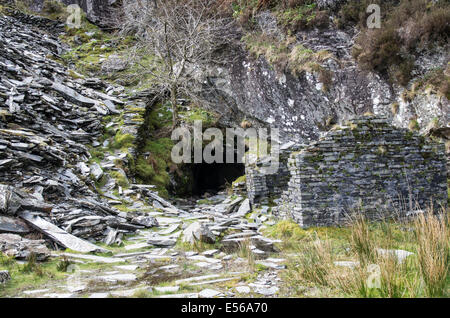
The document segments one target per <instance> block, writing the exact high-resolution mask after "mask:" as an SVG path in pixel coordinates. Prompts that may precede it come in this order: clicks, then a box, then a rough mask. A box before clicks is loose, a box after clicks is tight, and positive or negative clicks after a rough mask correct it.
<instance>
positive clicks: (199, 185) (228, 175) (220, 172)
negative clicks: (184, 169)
mask: <svg viewBox="0 0 450 318" xmlns="http://www.w3.org/2000/svg"><path fill="white" fill-rule="evenodd" d="M192 172H193V177H194V178H193V181H194V184H193V187H192V193H193V194H194V195H203V194H204V193H206V192H208V193H210V194H212V193H217V192H219V191H221V190H224V189H225V188H226V185H227V184H231V183H232V182H233V181H234V180H236V179H237V178H239V177H240V176H242V175H244V174H245V165H244V164H242V163H211V164H207V163H199V164H193V165H192Z"/></svg>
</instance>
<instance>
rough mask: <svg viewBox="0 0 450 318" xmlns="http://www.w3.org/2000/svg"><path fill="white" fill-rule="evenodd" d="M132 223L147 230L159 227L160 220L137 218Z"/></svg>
mask: <svg viewBox="0 0 450 318" xmlns="http://www.w3.org/2000/svg"><path fill="white" fill-rule="evenodd" d="M131 223H133V224H137V225H143V226H145V227H146V228H150V227H154V226H158V225H159V224H158V220H157V219H156V218H154V217H152V216H136V217H134V218H133V219H132V220H131Z"/></svg>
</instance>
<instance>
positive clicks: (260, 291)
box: [0, 0, 450, 298]
mask: <svg viewBox="0 0 450 318" xmlns="http://www.w3.org/2000/svg"><path fill="white" fill-rule="evenodd" d="M62 3H63V4H62ZM370 3H376V4H379V5H380V7H381V28H380V29H368V28H367V26H366V20H367V17H368V15H369V14H367V13H366V8H367V6H368V4H369V1H365V0H364V1H346V0H318V1H312V0H289V1H288V0H286V1H270V0H236V1H231V0H225V1H223V2H222V5H221V6H218V7H217V8H215V10H217V12H214V13H218V14H220V15H221V16H223V17H225V18H226V19H229V20H231V21H232V30H231V31H232V34H233V37H232V38H230V41H228V43H227V45H225V46H223V47H222V48H221V52H219V53H220V54H223V56H227V58H230V60H229V61H228V60H227V63H223V61H222V63H212V62H211V63H209V64H208V65H207V68H206V69H203V70H202V71H201V72H196V73H195V77H193V78H192V79H190V80H192V82H193V83H194V82H195V83H196V84H199V85H197V86H196V87H198V86H200V87H202V91H201V93H200V95H201V97H202V98H200V99H199V100H193V99H191V98H190V97H189V96H184V95H180V96H178V98H177V99H176V100H175V102H173V100H170V98H169V96H168V95H169V93H168V92H167V91H161V92H158V90H160V87H159V86H157V85H155V82H154V79H155V77H154V75H152V74H151V71H153V69H151V66H152V65H154V61H155V60H156V61H158V60H157V57H156V56H155V55H152V54H141V53H142V50H141V49H142V46H139V44H140V43H139V39H138V38H137V37H136V36H135V34H133V33H131V34H124V33H123V32H122V33H120V32H115V31H117V28H118V25H117V21H116V24H114V20H115V19H116V18H117V17H118V16H116V14H117V10H116V9H117V8H118V7H119V6H120V4H121V1H119V0H117V1H111V0H63V1H56V0H22V1H20V0H18V1H12V0H11V1H4V2H2V5H0V73H1V77H0V119H1V121H0V252H1V253H0V296H8V297H10V296H18V297H40V296H44V297H51V298H56V297H93V298H97V297H108V296H111V295H112V296H116V297H130V296H137V297H234V296H245V295H247V296H254V297H261V296H265V297H276V296H308V297H310V296H327V297H330V296H338V297H348V296H351V297H368V296H373V295H375V296H380V297H398V296H405V295H407V296H409V297H424V296H430V297H433V296H436V295H437V296H442V295H445V284H444V285H443V286H444V287H442V286H440V287H438V288H434V289H433V288H431V287H433V286H431V287H429V286H428V285H430V283H429V280H426V278H427V277H426V275H427V270H428V268H425V269H424V268H423V266H424V265H423V263H426V264H428V263H427V262H424V260H426V259H430V258H431V259H433V257H435V258H436V255H439V257H438V258H439V259H441V258H442V257H441V256H442V255H446V254H445V253H447V254H448V246H447V245H448V244H447V242H448V228H447V227H446V226H447V225H442V224H441V223H439V220H438V219H437V218H435V217H431V221H430V222H424V221H423V222H422V223H421V221H420V220H419V221H416V222H412V223H405V224H390V223H380V224H378V225H377V224H375V225H373V224H370V225H368V224H366V223H364V220H362V221H361V222H359V221H358V222H356V224H355V225H353V227H342V228H337V227H332V228H314V227H313V228H310V229H301V228H300V227H299V226H298V225H297V224H294V223H293V222H290V221H286V220H284V221H281V222H279V220H277V219H275V218H274V215H273V212H274V211H276V209H277V208H278V207H279V203H280V199H279V198H277V199H275V198H273V197H265V198H264V199H265V200H264V202H262V203H261V204H260V205H259V206H252V204H251V200H249V199H251V198H246V196H247V193H246V189H245V183H246V176H244V175H243V174H244V166H243V165H242V164H232V165H223V164H222V165H220V164H219V165H208V164H174V163H173V162H172V161H171V157H170V152H171V149H172V147H173V145H174V142H173V141H172V140H171V138H170V136H171V130H172V118H173V117H172V116H173V110H174V108H173V106H174V105H173V104H175V106H176V107H177V110H178V116H179V124H180V125H184V126H187V127H192V124H193V122H194V121H195V120H202V122H203V128H204V129H206V128H209V127H219V128H221V129H224V128H225V127H230V126H231V127H238V126H241V127H251V126H254V127H278V128H280V130H281V139H282V140H281V141H280V142H282V143H286V144H288V145H295V146H296V147H297V146H298V147H301V146H300V145H298V144H301V143H310V142H312V141H316V140H318V139H319V137H320V136H321V135H322V134H325V132H327V131H329V130H330V128H332V127H333V126H334V128H333V130H334V132H333V131H332V132H331V133H330V134H329V135H328V138H330V136H336V135H339V134H341V135H339V136H340V137H342V139H343V140H344V139H348V136H347V135H346V134H347V133H350V134H353V135H354V136H356V137H358V136H359V137H361V135H365V134H366V133H367V134H370V131H371V129H372V128H373V127H372V126H373V125H368V126H367V127H366V126H364V125H363V126H361V127H356V124H355V123H354V122H349V121H347V120H348V119H349V118H351V117H354V116H355V115H361V114H366V115H367V116H366V117H368V118H369V119H367V118H366V119H364V120H368V121H369V122H370V120H371V119H370V118H371V116H372V115H371V114H376V115H381V116H382V117H383V119H382V123H384V122H385V121H386V123H387V122H391V120H392V122H393V123H394V124H395V125H396V126H398V127H401V128H403V129H402V130H401V132H402V134H404V135H405V136H406V137H405V138H403V137H402V139H401V140H400V143H398V140H397V139H392V136H391V139H389V136H387V137H386V138H385V136H382V134H384V133H386V134H388V133H389V134H390V135H392V134H394V135H395V131H396V130H395V129H391V128H390V127H389V128H386V127H384V126H383V127H381V129H380V130H379V131H378V132H377V133H380V134H381V136H380V138H379V140H381V142H380V143H379V144H376V146H373V144H371V145H369V146H370V147H369V146H367V145H366V146H367V147H366V148H364V147H363V148H361V149H360V150H359V152H360V153H358V155H363V158H362V159H361V162H360V161H355V160H354V159H353V158H352V153H351V151H350V150H352V147H353V143H358V142H360V143H362V144H363V146H364V145H365V144H364V143H370V140H371V139H367V138H362V139H358V141H354V139H352V141H351V144H350V145H347V146H348V148H349V149H350V150H348V149H346V148H345V149H344V148H342V149H338V148H339V145H338V144H336V145H335V144H331V146H330V143H329V142H328V143H327V140H325V141H323V140H322V141H321V142H313V143H312V144H310V147H309V148H307V150H308V151H311V152H312V153H314V152H315V151H316V150H317V149H316V148H317V147H315V145H317V144H319V145H321V146H322V148H326V149H327V151H329V153H327V156H313V155H311V157H313V158H312V161H311V162H310V163H311V167H309V168H310V169H309V170H308V173H314V171H315V170H317V169H316V165H319V164H320V163H317V162H318V161H321V160H328V161H339V160H341V155H342V157H343V158H344V156H345V155H348V156H345V160H344V159H342V160H341V163H343V165H346V166H349V165H353V164H354V165H355V166H354V169H353V168H352V170H349V171H346V174H345V177H348V176H347V174H348V175H349V176H350V175H351V174H352V173H353V177H352V178H353V179H349V180H350V181H348V183H343V186H342V187H346V188H347V189H346V190H348V191H354V192H355V193H358V194H361V192H360V190H359V189H358V188H357V187H358V183H366V184H367V185H371V184H372V181H374V179H376V178H374V179H373V180H369V179H370V178H371V177H373V171H372V170H373V169H371V166H370V165H371V164H373V165H380V164H383V162H378V161H383V160H384V159H386V158H387V155H386V154H388V156H392V157H393V158H395V159H396V160H397V159H399V157H400V159H399V160H400V161H402V162H403V161H406V162H407V163H408V165H410V168H411V170H412V171H415V172H416V171H417V170H418V169H420V168H417V167H416V166H414V164H415V163H417V160H416V158H417V156H419V155H417V154H414V151H412V150H414V149H413V148H414V147H409V146H410V143H411V142H412V141H411V140H412V139H413V140H414V142H416V143H417V144H418V145H416V146H417V147H419V146H420V149H421V150H420V151H422V146H423V143H422V140H424V139H425V138H424V137H423V136H419V135H418V134H422V135H429V136H431V138H433V139H435V140H434V141H435V142H441V141H445V142H446V146H447V147H446V148H447V153H449V152H450V149H449V141H448V139H449V129H450V128H449V126H448V124H449V123H448V119H449V102H448V99H449V56H448V52H449V47H448V34H450V32H449V22H448V21H450V19H449V18H450V6H449V5H448V2H447V1H425V0H401V1H378V0H373V1H370ZM67 4H79V5H80V6H81V7H82V8H83V10H84V13H83V15H82V19H81V25H80V27H79V28H70V27H69V26H68V25H66V24H65V21H66V19H67V17H68V12H67V11H66V7H65V5H67ZM220 54H219V55H220ZM193 67H194V68H195V65H194V66H193ZM367 113H370V114H367ZM376 118H377V117H375V119H374V120H375V121H377V120H378V119H376ZM339 123H344V124H343V125H341V126H342V127H344V130H343V131H341V132H339V131H336V130H339V129H340V128H339V127H340V126H339V125H338V124H339ZM345 124H348V127H347V126H345ZM356 128H358V129H356ZM406 129H409V130H412V131H414V133H412V132H407V131H406ZM360 130H361V131H360ZM360 133H361V134H360ZM402 136H403V135H402ZM340 137H339V138H340ZM385 140H388V141H390V142H391V143H392V144H389V145H387V144H386V142H385ZM328 141H329V140H328ZM400 145H401V146H400ZM391 146H392V147H391ZM441 146H442V145H440V146H439V147H440V148H439V160H435V159H434V158H435V157H434V155H433V154H432V153H431V150H430V149H431V148H430V149H429V147H428V148H427V147H425V148H426V149H425V150H426V151H425V150H424V151H423V152H421V153H423V154H424V155H423V156H422V157H421V158H419V159H420V160H422V161H423V162H427V163H428V162H429V161H433V160H435V161H436V162H437V161H439V162H438V163H439V169H435V170H432V171H431V169H430V171H431V172H429V173H428V175H427V176H426V177H431V178H433V177H434V178H437V179H438V181H439V185H438V186H439V189H441V190H442V191H440V192H439V195H440V198H441V199H442V200H441V201H445V198H444V197H445V176H444V172H443V170H445V168H444V164H445V162H444V159H443V150H441V149H443V147H441ZM386 147H388V148H389V149H386ZM396 147H403V149H402V148H396ZM295 149H297V148H295ZM298 149H300V148H298ZM338 150H339V151H341V153H339V154H337V153H335V152H336V151H338ZM428 150H430V151H428ZM374 151H375V152H377V155H379V156H380V158H382V160H378V159H377V158H378V157H376V156H374V155H371V154H369V153H368V154H366V152H374ZM433 151H434V150H433ZM345 152H349V153H347V154H346V153H345ZM294 154H296V153H295V152H294ZM364 156H365V157H364ZM324 157H326V159H325V158H324ZM402 157H405V158H402ZM367 158H369V159H370V160H372V161H370V160H369V161H368V160H366V159H367ZM284 159H286V160H287V158H284ZM403 159H406V160H403ZM346 160H347V161H346ZM367 162H370V164H367ZM434 163H435V162H431V164H434ZM360 164H361V167H360ZM302 167H303V166H302ZM333 167H334V166H333ZM333 167H332V168H333ZM336 167H339V165H338V164H336ZM399 167H401V166H399ZM306 168H308V167H306ZM389 168H391V167H389ZM397 168H398V167H394V168H392V169H393V171H392V173H396V172H397V171H396V170H395V169H397ZM357 169H360V170H357ZM380 169H382V171H381V172H383V173H384V176H385V177H386V183H388V184H390V183H389V182H390V181H392V179H393V178H392V177H391V176H390V173H391V171H390V170H389V171H387V172H386V171H384V170H385V169H384V168H383V167H382V168H380ZM329 170H330V171H329V174H328V176H330V175H331V176H332V173H331V172H332V171H333V169H329ZM438 170H439V171H438ZM355 171H356V172H357V171H360V172H361V177H358V175H355V174H354V173H355ZM436 171H438V173H436ZM285 172H286V173H285V174H281V173H280V174H279V175H277V176H276V177H275V178H274V179H281V178H282V179H283V180H284V181H283V182H285V183H286V184H287V183H288V182H289V183H290V184H291V185H293V186H295V184H294V183H292V182H290V180H291V179H290V176H291V175H290V174H289V173H288V172H287V171H285ZM419 172H420V171H419ZM422 172H423V171H422ZM321 173H322V172H321ZM337 173H339V171H338V172H337ZM386 173H387V174H386ZM423 173H424V174H425V173H426V172H423ZM293 174H294V173H293ZM239 176H240V177H239ZM237 177H239V178H237ZM277 177H279V178H277ZM302 177H303V176H302ZM307 177H308V178H309V177H311V176H307ZM316 177H318V178H319V176H316ZM340 177H342V176H340ZM342 178H343V179H344V177H342ZM358 178H362V179H364V180H363V182H358V180H357V179H358ZM235 179H236V180H235ZM233 180H234V182H233ZM294 181H295V180H294ZM422 181H423V182H425V180H422V179H421V178H418V183H417V184H419V185H420V184H421V182H422ZM316 182H317V183H316ZM322 182H323V180H319V179H317V180H314V181H313V183H314V184H313V185H312V187H313V186H314V187H316V186H317V187H318V188H320V190H318V192H320V193H322V194H323V193H328V192H326V191H328V190H330V189H328V188H327V189H328V190H323V189H325V185H324V184H322ZM423 182H422V183H423ZM435 184H437V182H436V183H435ZM409 186H410V185H409V184H408V185H405V188H406V187H409ZM334 188H335V187H334V186H333V189H332V190H333V191H335V190H336V189H334ZM337 188H339V187H337ZM385 188H386V187H385ZM385 188H380V189H378V188H377V189H376V191H379V192H380V193H381V192H383V191H385V190H386V189H385ZM368 189H369V191H368V193H369V194H371V191H372V189H373V188H370V187H368ZM337 190H339V189H337ZM432 190H433V189H431V190H430V189H429V188H427V191H428V192H426V193H431V194H433V191H432ZM330 191H331V190H330ZM374 191H375V190H374ZM418 191H422V190H421V189H420V188H416V189H414V190H413V191H412V192H414V193H417V192H418ZM305 192H306V193H305ZM341 192H342V191H341ZM330 193H332V192H330ZM302 195H304V196H306V197H307V198H303V199H304V200H310V199H311V202H313V203H317V200H316V199H315V198H312V197H311V198H310V197H308V196H309V195H310V193H308V192H307V191H304V192H303V193H302ZM180 196H182V197H180ZM248 196H249V197H250V195H248ZM349 196H351V197H352V198H353V196H354V194H353V193H352V194H349ZM297 197H298V196H297V195H296V193H295V192H294V195H293V199H297ZM326 199H327V200H328V199H330V200H331V199H332V196H331V195H330V196H328V195H326ZM426 199H427V198H424V199H423V201H425V200H426ZM410 203H411V202H410ZM320 208H321V209H322V208H324V209H325V210H326V211H325V213H328V212H327V211H328V210H329V209H328V208H327V207H322V206H321V207H320ZM340 208H341V206H338V207H337V209H340ZM377 208H378V206H377ZM390 212H392V211H390ZM409 212H414V213H415V212H418V211H409ZM277 222H278V223H277ZM433 222H434V223H433ZM326 224H327V225H328V224H329V222H327V223H326ZM426 224H432V225H433V228H432V229H430V228H429V227H426ZM369 228H370V231H369V230H368V229H369ZM427 231H428V232H427ZM433 231H436V232H433ZM361 233H363V234H361ZM436 233H437V234H436ZM365 234H367V237H362V238H361V237H358V235H365ZM427 235H428V236H427ZM433 240H435V241H433ZM358 242H362V243H366V244H369V245H370V246H368V247H367V249H361V248H360V246H358V244H357V243H358ZM429 242H437V243H436V246H432V248H430V246H429V245H426V244H427V243H429ZM446 244H447V245H446ZM349 246H350V247H349ZM446 247H447V248H446ZM405 249H406V250H405ZM50 250H53V251H52V252H51V251H50ZM362 251H363V252H362ZM410 251H411V252H410ZM96 252H97V253H98V252H100V253H102V254H101V255H93V253H96ZM364 253H367V255H366V254H364ZM426 253H428V254H426ZM433 253H434V254H433ZM383 255H393V256H395V257H394V258H395V260H396V261H395V262H386V260H385V259H383V258H382V256H383ZM412 255H414V256H412ZM424 255H425V256H424ZM407 258H408V260H411V261H410V262H411V263H408V264H411V266H405V267H402V266H400V264H401V263H402V262H403V261H405V259H407ZM443 259H445V260H448V259H449V258H446V257H444V258H443ZM16 260H19V261H21V262H22V261H24V260H26V263H24V264H22V263H17V262H16ZM44 260H48V262H46V263H44V264H38V263H37V261H44ZM373 262H375V263H376V264H379V266H381V267H382V268H383V270H385V269H386V268H388V270H392V268H394V272H395V273H396V275H397V274H398V276H395V277H394V281H395V282H394V283H395V284H397V283H398V284H399V285H398V286H397V285H396V288H394V289H392V288H384V289H381V290H380V291H376V292H375V294H372V292H371V291H370V292H367V290H364V291H361V289H359V288H358V286H360V284H361V282H363V284H364V281H365V278H363V277H362V276H361V272H364V273H365V272H366V268H363V266H365V265H367V264H369V263H373ZM447 262H448V261H447ZM445 264H447V263H445ZM445 264H444V266H443V267H444V270H442V271H441V272H439V271H437V272H439V275H440V276H439V278H438V279H436V281H437V283H436V284H441V285H442V283H441V282H442V281H444V282H445V279H446V276H445V275H447V274H446V273H447V272H445V268H448V266H446V265H445ZM447 265H448V264H447ZM78 266H79V267H78ZM383 266H384V267H383ZM389 266H391V267H389ZM421 266H422V267H421ZM80 268H81V270H80ZM361 268H363V271H361V270H360V269H361ZM410 268H412V271H413V275H411V272H407V270H410ZM405 271H406V272H405ZM434 273H435V272H433V274H434ZM428 274H429V273H428ZM411 277H414V278H413V279H411ZM442 277H443V279H442ZM357 279H361V281H357ZM405 281H406V282H405ZM424 281H426V282H427V284H428V285H427V288H428V289H426V290H424V288H423V285H424V283H423V282H424ZM447 281H448V279H447ZM358 284H359V285H358ZM207 286H209V287H211V288H214V289H211V288H206V287H207ZM389 287H391V286H389ZM397 287H398V288H397ZM397 290H400V291H401V294H395V293H396V291H397ZM367 293H368V294H367Z"/></svg>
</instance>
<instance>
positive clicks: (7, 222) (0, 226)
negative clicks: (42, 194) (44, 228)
mask: <svg viewBox="0 0 450 318" xmlns="http://www.w3.org/2000/svg"><path fill="white" fill-rule="evenodd" d="M29 232H30V228H29V227H28V226H27V224H26V223H25V222H23V221H22V220H20V219H16V218H12V217H7V216H0V233H15V234H27V233H29Z"/></svg>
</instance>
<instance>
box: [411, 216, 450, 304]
mask: <svg viewBox="0 0 450 318" xmlns="http://www.w3.org/2000/svg"><path fill="white" fill-rule="evenodd" d="M443 215H445V214H443ZM414 228H415V232H416V240H417V258H418V265H419V268H420V272H421V274H422V277H423V280H424V282H425V286H426V292H427V295H428V296H429V297H437V296H443V295H444V294H445V289H446V280H447V275H448V267H449V256H450V255H449V228H448V223H447V220H444V219H441V218H439V217H438V216H436V215H433V214H431V213H426V214H421V215H419V216H418V217H417V218H416V220H415V221H414Z"/></svg>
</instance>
